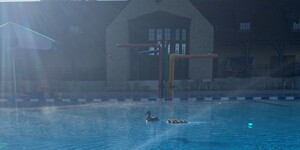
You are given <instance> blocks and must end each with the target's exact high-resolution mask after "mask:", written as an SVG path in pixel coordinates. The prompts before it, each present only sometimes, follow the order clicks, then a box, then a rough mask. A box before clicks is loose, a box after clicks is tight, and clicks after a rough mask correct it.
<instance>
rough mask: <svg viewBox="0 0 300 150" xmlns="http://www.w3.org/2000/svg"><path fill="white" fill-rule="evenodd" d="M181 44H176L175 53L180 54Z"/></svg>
mask: <svg viewBox="0 0 300 150" xmlns="http://www.w3.org/2000/svg"><path fill="white" fill-rule="evenodd" d="M179 50H180V45H179V44H178V43H176V44H175V54H179Z"/></svg>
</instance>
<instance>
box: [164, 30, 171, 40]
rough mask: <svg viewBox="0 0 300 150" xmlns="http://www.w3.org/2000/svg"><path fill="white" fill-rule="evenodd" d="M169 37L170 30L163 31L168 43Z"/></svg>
mask: <svg viewBox="0 0 300 150" xmlns="http://www.w3.org/2000/svg"><path fill="white" fill-rule="evenodd" d="M170 37H171V29H165V40H167V41H169V40H170Z"/></svg>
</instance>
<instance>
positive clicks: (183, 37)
mask: <svg viewBox="0 0 300 150" xmlns="http://www.w3.org/2000/svg"><path fill="white" fill-rule="evenodd" d="M181 40H182V41H186V29H182V34H181Z"/></svg>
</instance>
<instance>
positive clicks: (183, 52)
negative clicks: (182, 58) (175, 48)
mask: <svg viewBox="0 0 300 150" xmlns="http://www.w3.org/2000/svg"><path fill="white" fill-rule="evenodd" d="M181 46H182V48H181V50H182V52H181V54H183V55H185V54H186V44H182V45H181Z"/></svg>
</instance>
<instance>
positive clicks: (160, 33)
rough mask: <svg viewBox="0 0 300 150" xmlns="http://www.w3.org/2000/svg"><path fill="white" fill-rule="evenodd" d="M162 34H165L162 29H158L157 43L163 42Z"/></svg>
mask: <svg viewBox="0 0 300 150" xmlns="http://www.w3.org/2000/svg"><path fill="white" fill-rule="evenodd" d="M162 34H163V32H162V29H157V30H156V40H157V41H161V40H162Z"/></svg>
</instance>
